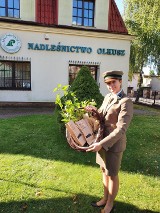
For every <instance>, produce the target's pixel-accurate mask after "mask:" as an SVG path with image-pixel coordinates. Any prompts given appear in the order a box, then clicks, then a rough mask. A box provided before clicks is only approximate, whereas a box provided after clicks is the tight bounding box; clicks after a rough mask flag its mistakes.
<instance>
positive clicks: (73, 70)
mask: <svg viewBox="0 0 160 213" xmlns="http://www.w3.org/2000/svg"><path fill="white" fill-rule="evenodd" d="M82 66H84V65H75V64H74V65H72V64H70V65H69V85H71V84H72V82H73V81H74V79H75V78H76V77H77V74H78V72H79V70H80V69H81V67H82ZM85 66H86V65H85ZM87 66H88V65H87ZM88 68H89V70H90V72H91V75H92V76H93V78H94V80H95V81H97V70H98V69H97V68H98V67H97V66H92V65H90V66H88Z"/></svg>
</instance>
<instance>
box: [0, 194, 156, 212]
mask: <svg viewBox="0 0 160 213" xmlns="http://www.w3.org/2000/svg"><path fill="white" fill-rule="evenodd" d="M95 199H96V198H95V197H91V196H88V195H84V194H77V195H73V196H71V197H66V198H56V199H41V198H40V197H39V198H38V199H30V200H28V201H22V202H16V201H12V202H8V203H4V202H3V203H0V212H1V213H3V212H4V213H20V212H28V213H63V212H64V213H99V212H100V209H97V208H93V207H92V206H91V205H90V202H91V201H92V200H95ZM114 212H115V213H158V212H156V211H151V210H148V209H145V210H141V209H139V208H137V207H136V206H133V205H131V204H127V203H122V202H117V201H116V202H115V210H114Z"/></svg>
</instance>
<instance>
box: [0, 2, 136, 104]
mask: <svg viewBox="0 0 160 213" xmlns="http://www.w3.org/2000/svg"><path fill="white" fill-rule="evenodd" d="M131 40H132V36H131V35H129V34H128V32H127V29H126V27H125V25H124V22H123V20H122V17H121V15H120V13H119V11H118V8H117V6H116V4H115V2H114V0H67V1H66V0H47V1H43V0H17V1H10V0H6V1H0V102H1V103H2V102H11V103H13V102H25V103H26V102H34V103H35V102H53V101H54V100H55V95H56V94H54V93H53V89H54V88H55V87H56V86H57V84H59V83H60V84H62V85H67V84H69V83H71V82H72V81H73V80H74V78H75V77H76V73H77V71H78V70H79V68H80V67H81V66H82V65H87V66H89V68H90V70H91V73H92V75H93V77H94V78H95V80H96V81H97V83H98V85H99V86H100V91H101V93H102V94H103V95H105V94H106V86H105V85H104V83H103V78H102V73H103V72H104V71H106V70H111V69H116V70H123V71H124V76H123V87H124V90H125V92H127V82H128V68H129V54H130V41H131Z"/></svg>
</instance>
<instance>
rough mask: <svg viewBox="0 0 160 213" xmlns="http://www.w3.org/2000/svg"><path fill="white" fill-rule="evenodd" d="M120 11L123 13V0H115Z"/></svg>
mask: <svg viewBox="0 0 160 213" xmlns="http://www.w3.org/2000/svg"><path fill="white" fill-rule="evenodd" d="M115 2H116V4H117V6H118V9H119V11H120V13H123V0H115Z"/></svg>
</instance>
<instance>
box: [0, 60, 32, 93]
mask: <svg viewBox="0 0 160 213" xmlns="http://www.w3.org/2000/svg"><path fill="white" fill-rule="evenodd" d="M0 63H4V66H6V64H7V63H10V64H11V70H10V71H9V70H7V69H5V67H4V70H0V83H1V80H2V81H4V86H2V87H1V86H0V90H21V91H30V90H31V61H11V60H0ZM5 63H6V64H5ZM19 64H22V67H23V69H22V71H21V75H22V77H21V78H18V77H17V78H16V71H17V73H18V70H16V65H19ZM26 64H28V66H29V71H26V67H25V66H24V65H26ZM7 71H8V72H10V75H12V77H10V78H11V79H10V80H11V82H12V83H11V84H12V86H9V87H6V86H5V81H7V80H8V79H7V77H6V76H5V72H7ZM1 72H3V74H4V77H1ZM25 72H29V79H27V78H25V77H24V73H25ZM1 78H2V79H1ZM25 81H28V82H29V85H30V86H29V87H24V86H23V84H24V83H25ZM18 82H21V84H22V86H19V87H18V86H16V83H17V84H18Z"/></svg>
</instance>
